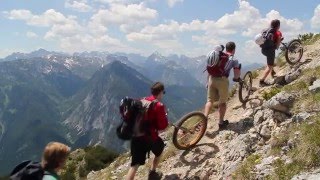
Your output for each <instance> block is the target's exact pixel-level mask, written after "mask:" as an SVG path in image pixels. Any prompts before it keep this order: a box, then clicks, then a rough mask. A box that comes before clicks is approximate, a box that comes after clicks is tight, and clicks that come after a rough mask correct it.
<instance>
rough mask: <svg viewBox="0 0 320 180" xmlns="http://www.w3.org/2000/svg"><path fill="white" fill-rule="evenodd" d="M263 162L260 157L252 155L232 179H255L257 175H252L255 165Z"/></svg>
mask: <svg viewBox="0 0 320 180" xmlns="http://www.w3.org/2000/svg"><path fill="white" fill-rule="evenodd" d="M260 161H261V157H260V155H257V154H252V155H250V156H248V157H247V159H246V160H245V161H244V162H243V163H242V164H241V166H239V167H238V169H237V170H236V171H235V172H234V174H232V179H236V180H248V179H255V175H254V174H253V173H252V171H253V169H254V167H255V165H257V164H259V163H260Z"/></svg>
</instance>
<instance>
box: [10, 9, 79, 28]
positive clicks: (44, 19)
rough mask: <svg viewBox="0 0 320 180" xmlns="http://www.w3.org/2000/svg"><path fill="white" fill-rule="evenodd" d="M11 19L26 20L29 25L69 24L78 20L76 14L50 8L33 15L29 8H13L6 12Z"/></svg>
mask: <svg viewBox="0 0 320 180" xmlns="http://www.w3.org/2000/svg"><path fill="white" fill-rule="evenodd" d="M5 14H6V16H7V17H8V18H9V19H12V20H24V21H26V23H27V24H28V25H34V26H52V25H55V24H68V23H70V22H76V21H75V19H76V17H75V16H68V17H66V16H64V15H63V14H62V13H60V12H57V11H55V10H54V9H49V10H47V11H45V12H44V13H43V14H41V15H33V14H32V12H31V11H29V10H24V9H21V10H11V11H10V12H6V13H5Z"/></svg>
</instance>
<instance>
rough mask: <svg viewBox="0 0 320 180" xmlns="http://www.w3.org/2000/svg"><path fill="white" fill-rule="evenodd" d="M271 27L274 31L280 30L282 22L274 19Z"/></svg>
mask: <svg viewBox="0 0 320 180" xmlns="http://www.w3.org/2000/svg"><path fill="white" fill-rule="evenodd" d="M270 27H271V28H273V29H277V30H278V29H280V21H279V20H278V19H274V20H272V21H271V23H270Z"/></svg>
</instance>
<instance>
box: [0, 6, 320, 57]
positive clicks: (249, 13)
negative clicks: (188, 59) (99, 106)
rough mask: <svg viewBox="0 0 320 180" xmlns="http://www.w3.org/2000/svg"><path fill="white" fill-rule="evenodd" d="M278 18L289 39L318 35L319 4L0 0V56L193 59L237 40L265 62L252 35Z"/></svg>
mask: <svg viewBox="0 0 320 180" xmlns="http://www.w3.org/2000/svg"><path fill="white" fill-rule="evenodd" d="M275 18H277V19H280V20H281V30H282V32H283V35H284V37H285V39H286V40H289V39H291V38H294V37H296V36H297V35H298V34H303V33H306V32H319V31H320V2H319V0H308V1H301V0H281V1H279V0H268V1H261V0H248V1H240V0H226V1H218V0H201V1H196V0H51V1H40V0H0V27H1V28H0V33H1V36H0V37H1V39H0V40H1V43H0V58H1V57H5V56H7V55H9V54H11V53H12V52H30V51H34V50H36V49H39V48H45V49H47V50H50V51H53V50H54V51H64V52H69V53H72V52H81V51H108V52H127V53H131V52H133V53H140V54H143V55H150V54H151V53H152V52H154V51H158V52H160V53H162V54H164V55H168V54H172V53H175V54H185V55H188V56H192V57H194V56H198V55H204V54H207V52H208V51H209V50H210V49H211V48H212V47H213V46H214V45H216V44H225V43H226V42H228V41H235V42H236V44H237V55H238V57H239V58H240V59H242V60H243V61H244V62H246V61H248V62H249V61H250V62H257V61H259V60H260V59H262V58H263V56H262V55H261V54H260V53H259V51H260V50H259V48H258V47H257V46H256V45H255V44H254V42H253V38H254V36H255V35H256V34H257V33H258V32H260V31H261V29H263V28H265V27H267V26H268V24H269V22H270V21H271V20H272V19H275Z"/></svg>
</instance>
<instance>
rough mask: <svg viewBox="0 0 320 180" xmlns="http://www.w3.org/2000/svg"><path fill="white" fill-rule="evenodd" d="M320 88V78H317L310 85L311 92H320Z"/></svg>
mask: <svg viewBox="0 0 320 180" xmlns="http://www.w3.org/2000/svg"><path fill="white" fill-rule="evenodd" d="M319 90H320V79H317V80H316V81H314V82H313V84H312V85H311V86H309V91H311V92H314V93H316V92H319Z"/></svg>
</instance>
